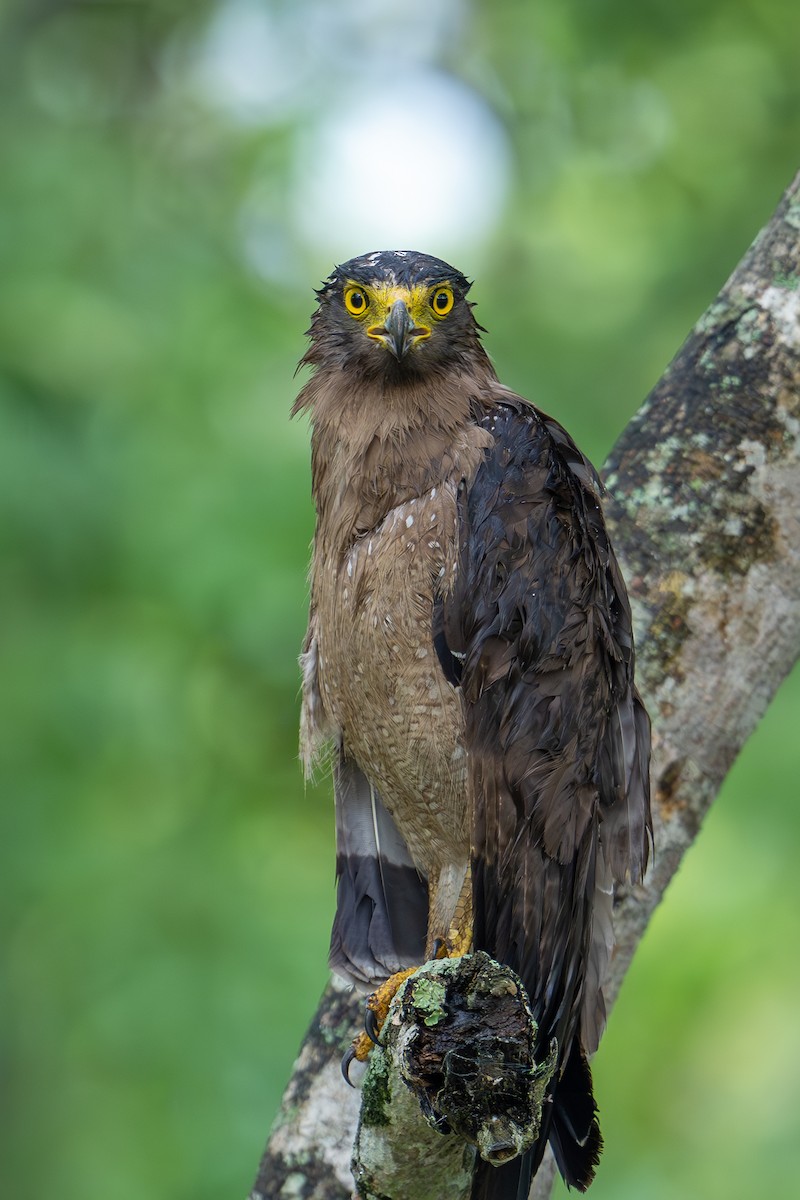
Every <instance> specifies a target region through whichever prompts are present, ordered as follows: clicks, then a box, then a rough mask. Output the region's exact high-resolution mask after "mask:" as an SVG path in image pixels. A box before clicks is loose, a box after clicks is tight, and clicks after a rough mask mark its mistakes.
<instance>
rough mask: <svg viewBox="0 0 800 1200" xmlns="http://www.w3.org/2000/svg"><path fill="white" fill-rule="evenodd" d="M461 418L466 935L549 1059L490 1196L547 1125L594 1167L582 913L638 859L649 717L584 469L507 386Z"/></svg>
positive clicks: (516, 1174)
mask: <svg viewBox="0 0 800 1200" xmlns="http://www.w3.org/2000/svg"><path fill="white" fill-rule="evenodd" d="M504 395H505V394H504ZM476 417H477V419H478V420H479V421H480V423H481V424H482V425H483V426H484V427H485V428H487V429H489V430H490V431H491V432H492V433H493V435H494V438H495V444H494V448H493V449H490V450H489V451H488V452H487V457H486V459H485V461H484V463H483V464H482V465H481V467H480V468H479V470H478V472H477V475H476V477H475V479H474V481H473V483H472V485H471V487H470V488H469V490H468V491H467V489H466V488H464V489H463V492H462V496H461V502H460V560H459V571H458V577H457V586H456V590H455V593H454V594H453V595H451V596H450V597H448V598H446V599H445V602H444V606H443V612H442V614H441V620H440V625H441V630H440V647H439V649H440V658H442V661H443V664H444V667H445V670H446V672H448V667H449V668H450V671H449V672H448V673H452V670H453V664H457V670H458V673H459V675H460V682H461V687H462V690H463V697H464V708H465V724H466V743H467V750H468V755H469V762H470V771H471V788H472V794H473V800H474V813H473V850H472V874H473V903H474V908H475V945H476V948H479V949H484V950H487V951H488V952H489V953H490V954H492V955H493V956H494V957H496V958H498V959H499V960H500V961H502V962H504V963H507V964H508V965H509V966H511V967H513V968H514V969H515V970H517V971H518V972H519V974H520V975H521V977H522V979H523V981H524V983H525V986H526V988H527V990H528V993H529V995H530V999H531V1003H532V1007H533V1012H534V1016H535V1017H536V1020H537V1022H538V1025H539V1044H538V1049H539V1053H540V1055H541V1057H542V1058H544V1057H546V1054H547V1051H548V1048H549V1046H550V1042H551V1039H552V1038H555V1039H556V1040H557V1042H558V1051H559V1072H560V1076H559V1074H557V1076H556V1078H557V1083H556V1085H555V1087H554V1091H553V1103H552V1104H548V1105H546V1106H545V1113H546V1116H545V1118H544V1120H543V1128H542V1132H541V1136H540V1139H539V1142H538V1143H537V1146H536V1147H535V1148H534V1150H533V1151H532V1152H531V1153H530V1155H528V1156H526V1158H524V1159H522V1160H517V1161H516V1162H514V1163H511V1164H509V1165H508V1166H507V1167H504V1168H501V1169H499V1170H498V1169H495V1168H492V1167H489V1166H486V1165H485V1164H482V1166H481V1167H480V1168H479V1170H478V1175H477V1178H476V1182H475V1187H474V1190H473V1197H475V1198H476V1200H477V1198H478V1197H480V1198H481V1200H484V1198H488V1197H492V1198H493V1200H498V1198H500V1197H502V1198H504V1200H505V1198H506V1197H516V1196H517V1194H519V1196H520V1197H522V1196H527V1187H528V1183H529V1181H530V1177H531V1174H532V1173H533V1171H535V1170H536V1168H537V1167H538V1164H539V1162H540V1161H541V1156H542V1153H543V1150H544V1145H545V1142H546V1140H547V1138H548V1137H549V1139H550V1141H551V1143H552V1145H553V1149H554V1151H555V1154H556V1159H557V1162H558V1165H559V1168H560V1170H561V1172H562V1174H563V1175H564V1178H565V1179H566V1181H567V1182H568V1183H569V1184H570V1185H571V1186H574V1187H577V1188H579V1189H581V1190H583V1189H585V1188H586V1187H587V1186H588V1184H589V1182H590V1181H591V1179H592V1176H593V1174H594V1167H595V1165H596V1162H597V1159H598V1156H599V1153H600V1149H601V1147H602V1140H601V1137H600V1130H599V1126H598V1123H597V1116H596V1111H597V1110H596V1107H595V1104H594V1099H593V1097H592V1090H591V1074H590V1071H589V1067H588V1063H587V1061H586V1055H585V1053H584V1043H583V1042H582V1040H581V1028H580V1018H581V1009H582V1005H583V1001H584V996H583V992H584V982H585V980H586V978H587V970H588V971H589V973H590V975H592V978H593V980H594V981H595V987H596V979H597V975H598V973H601V972H598V970H596V969H595V971H594V973H593V974H592V972H591V970H590V967H589V963H590V959H591V958H592V955H597V954H602V953H605V952H607V950H606V951H603V950H597V949H596V948H595V945H594V943H593V939H592V914H593V907H594V899H595V891H596V886H599V885H600V884H601V883H602V880H601V879H600V876H601V875H602V876H606V875H607V870H606V867H607V866H608V865H610V866H611V870H612V873H613V874H614V876H615V877H617V878H622V877H623V876H625V875H629V876H630V877H631V878H633V879H639V878H640V877H641V875H642V872H643V871H644V868H645V866H646V862H647V855H648V845H649V828H650V824H649V822H650V817H649V798H648V763H649V723H648V721H647V716H646V714H645V711H644V709H643V707H642V705H641V701H640V700H639V697H638V695H637V693H636V691H635V688H634V686H633V641H632V636H631V621H630V610H629V606H628V601H627V596H626V592H625V587H624V584H623V581H622V578H621V575H620V572H619V568H618V566H617V563H616V560H615V558H614V555H613V551H612V550H611V548H610V546H609V542H608V537H607V535H606V530H605V525H604V523H603V517H602V512H601V509H600V503H599V483H598V482H597V478H596V475H595V473H594V470H593V468H592V467H591V465H590V464H589V463H588V461H587V460H586V459H585V458H584V457H583V456H582V455H581V454H580V452H579V451H578V450H577V449H576V447H575V445H574V444H573V442H572V441H571V440H570V438H569V436H568V435H567V434H566V432H565V431H564V430H563V429H562V428H561V427H560V426H559V425H557V424H556V423H555V422H554V421H551V420H550V419H549V418H547V417H544V416H543V415H542V414H540V413H539V412H538V411H537V410H535V409H533V408H532V407H531V406H530V405H528V404H526V403H525V402H524V401H522V400H519V401H515V400H511V401H504V402H500V403H498V404H497V405H496V406H493V407H491V408H489V409H484V410H483V411H481V412H479V413H477V414H476ZM448 655H449V658H448ZM606 890H607V888H606ZM601 933H602V931H601ZM599 940H600V942H601V943H603V944H604V945H605V944H606V943H605V941H604V938H603V937H602V936H601V937H600V939H599ZM595 941H597V939H595ZM601 1003H602V1002H601V1001H600V1004H601ZM589 1008H590V1009H591V1010H592V1011H595V1009H596V1005H589ZM601 1019H602V1018H601ZM586 1040H588V1041H589V1042H591V1041H592V1040H593V1038H592V1035H591V1033H590V1035H589V1037H588V1039H586ZM595 1040H596V1039H595ZM591 1048H592V1049H593V1048H594V1047H593V1046H591Z"/></svg>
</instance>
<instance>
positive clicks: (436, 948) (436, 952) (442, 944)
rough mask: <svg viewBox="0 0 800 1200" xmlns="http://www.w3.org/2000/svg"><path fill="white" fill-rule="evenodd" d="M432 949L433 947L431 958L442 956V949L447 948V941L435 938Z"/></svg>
mask: <svg viewBox="0 0 800 1200" xmlns="http://www.w3.org/2000/svg"><path fill="white" fill-rule="evenodd" d="M432 949H433V958H440V957H443V956H442V951H443V950H446V949H447V942H446V941H445V940H444V938H436V939H435V941H434V943H433V947H432Z"/></svg>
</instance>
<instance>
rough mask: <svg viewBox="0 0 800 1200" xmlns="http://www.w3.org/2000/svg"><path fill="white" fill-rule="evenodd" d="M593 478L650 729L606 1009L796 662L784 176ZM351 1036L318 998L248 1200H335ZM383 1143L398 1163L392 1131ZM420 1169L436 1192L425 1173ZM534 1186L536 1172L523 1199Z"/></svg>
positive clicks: (343, 1162)
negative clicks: (725, 277)
mask: <svg viewBox="0 0 800 1200" xmlns="http://www.w3.org/2000/svg"><path fill="white" fill-rule="evenodd" d="M605 479H606V483H607V486H608V491H609V495H608V498H607V502H606V512H607V516H608V520H609V524H610V526H611V530H612V534H613V538H614V544H615V547H616V549H617V552H618V554H619V556H620V559H621V561H622V564H623V568H624V570H625V574H626V578H627V581H628V586H629V589H630V593H631V600H632V603H633V606H634V613H635V618H636V634H637V646H638V672H637V678H638V681H639V686H640V688H641V690H642V692H643V694H644V697H645V701H646V703H647V706H648V709H649V711H650V714H651V716H652V718H653V727H654V759H653V782H654V825H655V859H654V865H653V867H652V869H651V871H650V872H649V873H648V876H647V879H646V880H645V883H644V885H643V886H641V887H637V888H635V889H632V890H628V891H627V892H625V891H621V892H619V893H618V895H617V897H616V911H615V929H616V935H617V951H616V953H615V955H614V958H613V961H612V964H611V971H610V977H609V979H608V981H607V994H608V998H609V1002H611V1001H613V998H614V996H615V995H616V993H617V991H618V989H619V985H620V983H621V981H622V978H623V976H624V974H625V971H626V970H627V967H628V964H629V963H630V960H631V958H632V956H633V953H634V951H635V948H636V945H637V943H638V941H639V939H640V938H641V936H642V933H643V932H644V929H645V927H646V925H647V922H648V920H649V918H650V914H651V913H652V911H653V909H654V908H655V906H656V904H657V903H658V901H659V900H660V898H661V896H662V894H663V892H664V889H665V888H666V886H667V884H668V882H669V880H670V879H671V878H672V876H673V874H674V872H675V870H676V869H677V867H678V864H679V863H680V860H681V858H682V856H683V854H684V852H685V851H686V849H687V848H688V846H689V845H690V844H691V842H692V841H693V839H694V838H695V836H696V834H697V832H698V829H699V827H700V824H701V822H702V819H703V816H704V814H705V813H706V811H707V810H708V807H709V806H710V804H711V802H712V800H713V798H714V796H715V795H716V793H717V791H718V789H719V786H720V784H721V783H722V780H723V779H724V777H725V775H726V773H727V771H728V769H729V767H730V765H731V763H732V762H733V760H734V758H735V756H736V754H737V753H738V751H739V750H740V748H741V747H742V746H743V745H744V743H745V741H746V740H747V738H748V736H749V735H750V733H751V732H752V731H753V729H754V728H755V726H756V724H757V723H758V720H759V719H760V717H761V715H762V714H763V712H764V710H765V708H766V707H767V704H768V703H769V701H770V699H771V697H772V696H773V695H774V693H775V691H776V690H777V688H778V686H779V684H780V682H781V680H782V679H783V678H784V676H785V675H786V674H787V673H788V671H789V670H790V668H791V667H792V665H793V663H794V662H795V660H796V659H797V657H798V654H800V603H799V602H798V597H800V503H799V502H798V497H799V496H800V175H798V176H797V178H796V179H795V180H794V182H793V183H792V185H791V186H790V188H789V189H788V190H787V192H786V194H785V195H784V197H783V199H782V201H781V204H780V206H779V208H778V210H777V212H776V213H775V215H774V217H773V219H772V220H771V221H770V223H769V225H768V226H767V227H766V228H765V229H764V230H763V231H762V232H761V234H760V235H759V236H758V238H757V239H756V241H755V242H754V243H753V245H752V246H751V248H750V250H749V251H748V253H747V255H746V256H745V258H744V259H743V261H742V262H741V264H740V265H739V267H738V268H737V269H736V271H735V272H734V274H733V276H732V277H731V279H730V280H729V281H728V283H727V284H726V285H725V287H724V288H723V289H722V291H721V292H720V294H719V296H718V297H717V299H716V300H715V302H714V303H713V304H712V305H711V307H710V308H709V309H708V311H707V312H706V313H705V314H704V315H703V317H702V318H701V319H700V321H699V322H698V323H697V325H696V326H695V328H694V330H693V331H692V333H691V334H690V336H689V338H688V339H687V341H686V343H685V345H684V346H683V347H682V349H681V350H680V351H679V353H678V355H677V357H676V358H675V360H674V361H673V363H672V364H671V365H670V367H669V368H668V370H667V371H666V373H665V374H664V376H663V378H662V379H661V380H660V382H659V383H658V384H657V385H656V387H655V388H654V390H653V392H652V393H651V394H650V396H649V397H648V399H647V401H646V402H645V404H644V405H643V407H642V408H641V409H640V411H639V412H638V413H637V415H636V417H634V419H633V421H631V423H630V425H629V426H628V428H627V429H626V431H625V433H624V434H623V436H622V438H621V439H620V441H619V442H618V444H617V446H616V447H615V448H614V450H613V452H612V455H611V457H610V459H609V462H608V464H607V467H606V473H605ZM358 1020H359V1003H358V1001H357V1000H354V999H353V998H347V997H344V996H343V995H342V993H341V992H339V991H336V990H335V989H329V991H327V992H326V993H325V996H323V1000H322V1003H321V1005H320V1010H319V1012H318V1014H317V1018H315V1022H314V1024H312V1028H311V1031H310V1034H309V1037H308V1039H307V1041H306V1043H304V1046H303V1050H302V1052H301V1055H300V1058H299V1059H298V1064H297V1067H296V1073H295V1075H294V1076H293V1078H292V1080H291V1081H290V1084H289V1087H288V1089H287V1092H286V1096H285V1097H284V1102H283V1106H282V1108H281V1113H280V1115H279V1117H278V1120H277V1122H276V1124H275V1127H274V1129H273V1133H272V1135H271V1140H270V1143H269V1145H268V1147H267V1150H266V1153H265V1156H264V1159H263V1161H262V1164H261V1170H260V1173H259V1179H258V1182H257V1184H256V1188H255V1189H254V1191H253V1193H252V1197H251V1200H289V1198H290V1197H299V1198H301V1200H311V1198H313V1200H343V1198H344V1197H347V1196H349V1195H350V1193H351V1191H352V1187H353V1183H352V1176H351V1175H350V1174H349V1171H348V1165H347V1164H348V1160H349V1157H350V1147H351V1146H352V1143H353V1137H354V1134H355V1128H356V1121H357V1115H358V1114H357V1097H356V1093H353V1092H350V1091H349V1089H347V1088H346V1087H345V1086H344V1085H343V1083H341V1077H340V1076H339V1075H338V1062H339V1058H340V1056H341V1051H342V1049H343V1048H344V1044H345V1043H346V1042H347V1040H348V1038H349V1036H350V1035H351V1034H352V1031H353V1030H354V1029H355V1028H356V1026H357V1024H358ZM323 1031H324V1032H323ZM396 1136H397V1145H398V1147H399V1148H400V1149H402V1145H403V1136H404V1135H403V1132H402V1129H400V1130H398V1133H397V1135H396ZM420 1169H421V1170H422V1171H424V1172H425V1177H426V1186H428V1187H429V1188H430V1187H432V1188H433V1189H434V1191H432V1193H431V1194H435V1171H436V1164H435V1162H434V1161H433V1160H431V1159H429V1160H428V1161H426V1162H424V1164H422V1165H421V1167H420ZM600 1169H601V1170H602V1165H601V1168H600ZM443 1171H444V1173H443V1175H442V1178H445V1175H447V1177H448V1178H449V1179H450V1181H451V1182H452V1176H451V1174H449V1173H448V1172H449V1168H447V1167H445V1168H443ZM551 1178H552V1170H551V1168H550V1167H549V1166H548V1164H547V1162H545V1164H543V1167H542V1169H541V1170H540V1171H539V1174H538V1175H537V1178H536V1180H535V1181H534V1190H533V1193H532V1195H533V1196H534V1197H536V1200H543V1198H544V1197H546V1196H547V1195H548V1194H549V1191H550V1181H551ZM371 1183H372V1186H373V1187H374V1188H377V1189H380V1186H381V1185H380V1181H379V1180H377V1179H375V1178H374V1177H373V1178H372V1180H371ZM451 1191H452V1189H451ZM442 1194H443V1195H444V1194H447V1195H448V1196H450V1195H451V1192H445V1191H442ZM386 1195H387V1196H389V1194H388V1193H386ZM463 1195H464V1197H466V1196H467V1195H468V1188H467V1187H465V1188H464V1190H463ZM452 1200H457V1198H456V1197H453V1198H452Z"/></svg>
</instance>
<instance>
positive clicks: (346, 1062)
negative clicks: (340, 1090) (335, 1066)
mask: <svg viewBox="0 0 800 1200" xmlns="http://www.w3.org/2000/svg"><path fill="white" fill-rule="evenodd" d="M355 1056H356V1048H355V1046H348V1048H347V1050H346V1051H345V1053H344V1056H343V1058H342V1075H343V1076H344V1081H345V1083H346V1084H347V1085H348V1086H349V1087H351V1088H355V1086H356V1085H355V1084H354V1083H353V1081H352V1079H351V1078H350V1068H351V1066H352V1065H353V1059H354V1058H355Z"/></svg>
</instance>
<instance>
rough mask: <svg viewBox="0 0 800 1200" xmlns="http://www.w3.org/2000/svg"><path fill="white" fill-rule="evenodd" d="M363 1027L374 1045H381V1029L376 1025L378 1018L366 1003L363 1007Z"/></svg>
mask: <svg viewBox="0 0 800 1200" xmlns="http://www.w3.org/2000/svg"><path fill="white" fill-rule="evenodd" d="M364 1028H365V1029H366V1031H367V1037H369V1038H371V1039H372V1041H373V1042H374V1043H375V1045H376V1046H382V1045H383V1042H382V1041H381V1031H380V1026H379V1025H378V1018H377V1016H376V1015H375V1012H374V1010H373V1009H371V1008H370V1007H369V1005H367V1007H366V1008H365V1009H364Z"/></svg>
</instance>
